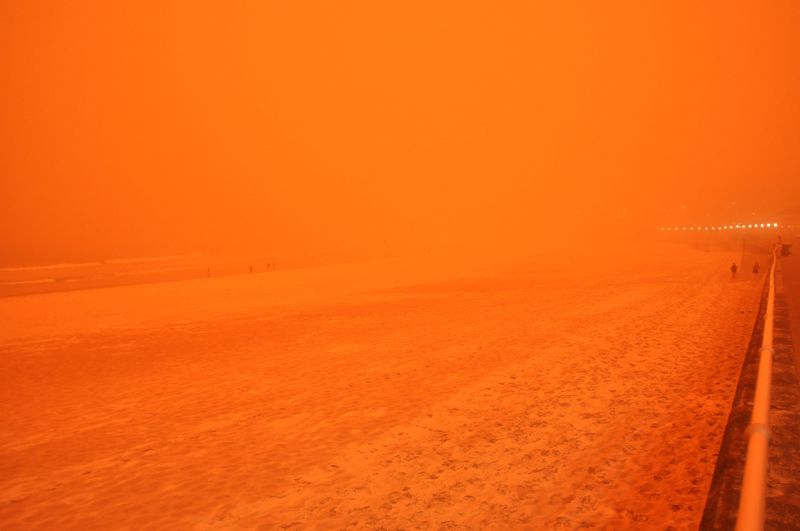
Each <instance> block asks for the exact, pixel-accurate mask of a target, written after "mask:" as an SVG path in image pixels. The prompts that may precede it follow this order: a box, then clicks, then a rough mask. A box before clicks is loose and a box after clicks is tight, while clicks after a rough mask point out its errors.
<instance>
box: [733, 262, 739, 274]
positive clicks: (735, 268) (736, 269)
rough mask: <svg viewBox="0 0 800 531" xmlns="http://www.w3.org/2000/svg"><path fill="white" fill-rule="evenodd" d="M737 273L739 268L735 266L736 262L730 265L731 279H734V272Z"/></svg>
mask: <svg viewBox="0 0 800 531" xmlns="http://www.w3.org/2000/svg"><path fill="white" fill-rule="evenodd" d="M737 271H739V266H737V265H736V262H734V263H732V264H731V278H736V272H737Z"/></svg>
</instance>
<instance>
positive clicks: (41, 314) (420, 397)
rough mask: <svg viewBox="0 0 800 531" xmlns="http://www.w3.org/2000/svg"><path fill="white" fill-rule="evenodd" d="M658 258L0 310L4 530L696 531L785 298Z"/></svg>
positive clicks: (708, 262) (314, 279) (222, 286)
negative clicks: (763, 308)
mask: <svg viewBox="0 0 800 531" xmlns="http://www.w3.org/2000/svg"><path fill="white" fill-rule="evenodd" d="M659 253H661V254H659ZM648 256H649V258H648V259H647V260H644V259H642V260H639V261H633V262H631V261H625V262H623V263H622V265H620V264H616V263H614V261H613V260H612V261H611V262H610V263H609V264H606V266H604V267H599V268H589V267H586V265H585V264H583V265H580V264H579V265H576V266H574V267H564V264H558V267H551V268H550V269H542V268H538V267H533V266H528V267H516V268H512V267H503V268H499V267H498V268H494V269H492V268H490V267H488V266H486V267H483V268H482V269H480V271H473V272H471V273H470V272H468V271H466V270H459V269H458V268H457V267H451V268H448V267H440V268H438V269H437V268H426V266H425V264H424V263H416V265H414V266H412V265H409V264H401V263H396V264H394V268H393V269H392V268H391V267H387V266H386V264H383V265H381V266H376V265H375V264H371V265H370V264H363V263H360V264H345V265H341V266H331V267H327V268H317V269H308V270H296V271H287V272H283V273H274V274H259V275H244V276H240V277H226V278H217V279H210V280H193V281H183V282H174V283H166V284H157V285H144V286H126V287H119V288H111V289H98V290H87V291H79V292H78V291H76V292H68V293H54V294H47V295H37V296H28V297H14V298H7V299H2V300H0V322H2V323H3V324H2V329H1V330H0V402H1V403H2V409H1V410H0V430H1V431H0V528H3V529H61V530H63V529H81V530H87V529H144V528H151V529H229V528H234V529H235V528H245V529H252V528H262V529H342V528H348V527H351V528H367V529H381V528H386V529H398V528H401V529H576V528H582V527H587V528H592V527H594V528H599V529H625V528H635V529H669V528H674V529H693V528H696V526H697V524H698V523H699V520H700V517H701V514H702V509H703V504H704V502H705V496H706V491H707V488H708V486H709V484H710V480H711V474H712V473H713V470H714V464H715V457H716V452H717V450H718V447H719V443H720V439H721V436H722V432H723V429H724V425H725V422H726V417H727V414H728V409H729V407H730V403H731V400H732V397H733V393H734V390H735V386H736V379H737V377H738V371H739V369H740V366H741V362H742V359H743V355H744V351H745V348H746V345H747V342H748V339H749V334H750V331H751V328H752V325H753V322H754V319H755V316H756V311H757V307H758V299H759V294H760V291H761V287H762V283H761V282H760V280H759V279H755V278H752V276H748V275H741V276H740V278H739V279H737V280H736V281H732V280H731V278H730V274H729V273H728V271H727V266H728V265H729V263H730V261H731V255H730V254H727V253H725V252H698V251H691V250H688V249H686V248H679V247H677V246H672V247H669V248H668V249H666V248H665V249H661V250H660V251H658V252H653V253H650V254H649V255H648ZM551 265H552V264H551ZM381 268H382V269H381ZM462 269H463V268H462ZM377 271H384V273H379V272H377Z"/></svg>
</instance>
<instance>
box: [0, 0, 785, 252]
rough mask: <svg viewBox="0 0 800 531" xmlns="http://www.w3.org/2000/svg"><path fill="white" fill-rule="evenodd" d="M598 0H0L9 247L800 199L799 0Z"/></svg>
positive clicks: (224, 248)
mask: <svg viewBox="0 0 800 531" xmlns="http://www.w3.org/2000/svg"><path fill="white" fill-rule="evenodd" d="M611 4H612V2H593V3H592V2H565V1H553V2H482V3H473V2H463V1H459V2H449V1H447V2H427V1H426V2H417V1H404V2H367V1H364V2H361V1H359V2H352V1H350V2H348V1H342V2H319V3H316V2H303V1H298V0H293V1H286V2H256V1H253V2H245V1H237V2H200V1H195V0H193V1H185V2H168V1H157V2H155V1H153V2H150V1H137V2H129V3H127V5H125V6H124V7H123V3H122V2H107V1H99V0H97V1H93V0H84V1H81V2H72V1H56V0H47V1H35V0H24V1H23V0H1V1H0V66H2V74H3V81H2V83H0V141H2V144H3V149H2V152H0V153H2V157H0V179H1V181H0V186H1V187H2V188H1V189H0V192H2V193H0V229H1V230H0V249H2V255H0V263H3V264H34V263H42V262H53V261H69V260H94V259H102V258H110V257H115V256H117V257H118V256H131V255H140V254H158V253H167V254H171V253H177V252H190V251H192V252H193V251H203V252H261V251H263V250H265V249H266V250H274V251H276V252H279V253H304V252H307V251H309V250H311V251H312V252H313V251H316V250H325V249H330V248H346V249H353V250H359V251H374V250H378V249H380V250H384V249H386V248H394V247H397V246H407V245H410V244H414V245H416V244H417V243H418V242H425V244H431V245H442V244H443V243H442V242H449V241H493V242H501V244H502V245H517V244H518V243H517V242H519V241H521V240H524V241H526V242H535V241H539V240H541V241H547V240H548V239H549V238H552V234H553V232H554V231H553V228H554V224H555V223H557V224H558V226H559V227H564V228H567V229H570V228H571V227H573V226H574V225H575V224H577V223H578V222H579V221H580V222H581V223H583V222H585V223H590V224H612V225H613V224H615V223H618V222H620V221H623V220H632V221H636V222H640V223H645V224H659V223H663V222H669V221H670V220H671V219H674V218H677V217H681V218H683V219H681V221H693V220H697V221H698V222H702V221H706V220H710V221H711V222H712V223H714V222H717V219H719V221H718V222H719V223H727V222H733V221H738V220H739V219H738V218H744V217H746V216H751V215H753V214H752V213H753V212H755V213H756V216H759V217H760V216H766V217H775V216H777V215H778V214H779V212H780V211H781V210H783V209H785V208H787V207H792V206H796V205H798V204H800V199H799V198H800V149H798V146H800V67H798V65H800V32H799V31H798V30H797V28H798V27H800V3H798V2H796V1H794V0H784V1H770V2H763V1H751V2H730V1H726V2H721V1H720V2H696V1H691V2H688V1H687V2H663V4H664V5H662V6H658V7H656V6H654V5H651V4H654V3H651V2H639V1H635V2H634V1H631V2H624V3H613V5H611ZM682 205H683V206H685V208H683V209H682V208H681V206H682ZM623 209H627V212H623ZM733 217H736V218H737V219H731V218H733ZM578 220H579V221H578Z"/></svg>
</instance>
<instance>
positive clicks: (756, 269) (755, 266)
mask: <svg viewBox="0 0 800 531" xmlns="http://www.w3.org/2000/svg"><path fill="white" fill-rule="evenodd" d="M753 274H754V275H757V274H758V262H756V263H755V264H753Z"/></svg>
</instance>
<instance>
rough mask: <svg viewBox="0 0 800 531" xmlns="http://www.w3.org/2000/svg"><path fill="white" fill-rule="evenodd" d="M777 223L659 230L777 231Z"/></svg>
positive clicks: (660, 228) (662, 228) (664, 228)
mask: <svg viewBox="0 0 800 531" xmlns="http://www.w3.org/2000/svg"><path fill="white" fill-rule="evenodd" d="M777 228H778V224H777V223H747V224H745V223H741V224H737V225H718V226H716V227H714V226H710V227H706V226H702V227H659V229H658V230H664V231H667V230H669V231H684V230H686V231H692V230H699V231H703V230H737V229H738V230H741V229H777Z"/></svg>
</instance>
